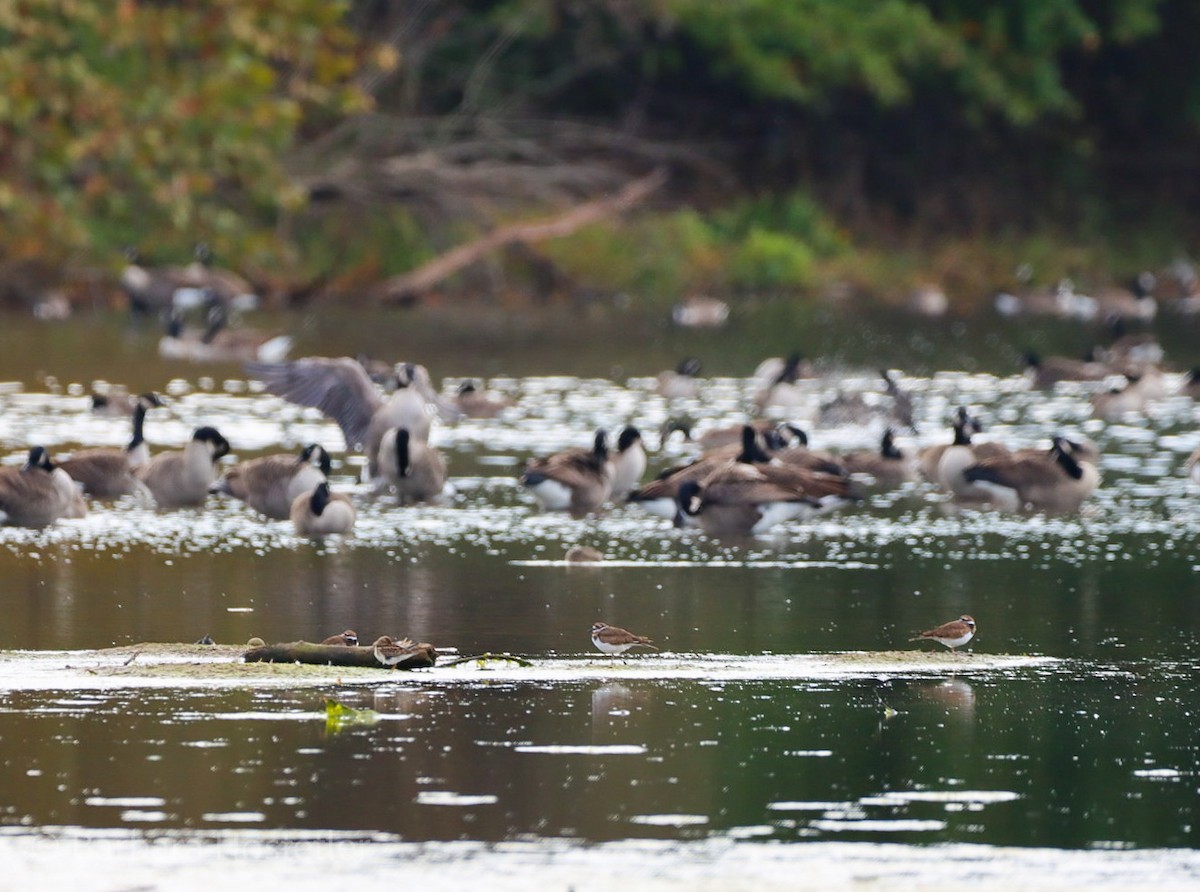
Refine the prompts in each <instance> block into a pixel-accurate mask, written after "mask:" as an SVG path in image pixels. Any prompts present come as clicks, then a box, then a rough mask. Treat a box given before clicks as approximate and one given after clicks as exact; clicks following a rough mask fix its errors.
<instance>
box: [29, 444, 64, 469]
mask: <svg viewBox="0 0 1200 892" xmlns="http://www.w3.org/2000/svg"><path fill="white" fill-rule="evenodd" d="M55 467H56V466H55V464H54V462H52V461H50V453H49V451H47V449H46V447H45V446H34V447H33V448H32V449H30V450H29V457H28V458H27V459H26V460H25V466H24V467H23V468H21V472H22V473H24V472H25V471H32V470H34V469H35V468H36V469H38V470H40V471H53V470H54V468H55Z"/></svg>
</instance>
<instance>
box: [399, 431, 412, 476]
mask: <svg viewBox="0 0 1200 892" xmlns="http://www.w3.org/2000/svg"><path fill="white" fill-rule="evenodd" d="M411 438H412V435H411V434H410V433H409V432H408V428H406V427H398V428H396V472H397V473H398V474H399V475H400V476H401V477H407V476H409V474H410V473H411V472H412V457H411V456H410V455H409V451H408V444H409V441H410V439H411Z"/></svg>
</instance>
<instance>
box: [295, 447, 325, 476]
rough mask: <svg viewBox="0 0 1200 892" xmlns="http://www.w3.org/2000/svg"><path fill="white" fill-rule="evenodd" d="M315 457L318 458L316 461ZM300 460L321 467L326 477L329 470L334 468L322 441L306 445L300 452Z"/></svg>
mask: <svg viewBox="0 0 1200 892" xmlns="http://www.w3.org/2000/svg"><path fill="white" fill-rule="evenodd" d="M314 457H315V459H316V460H315V461H314ZM300 461H302V462H306V463H308V464H315V465H316V467H317V468H318V469H320V471H321V473H322V474H324V475H325V476H326V477H328V476H329V472H330V471H331V470H333V464H332V462H331V461H330V459H329V453H328V452H327V451H326V450H325V447H324V446H322V445H321V444H320V443H309V444H308V445H307V446H305V447H304V449H303V450H301V452H300Z"/></svg>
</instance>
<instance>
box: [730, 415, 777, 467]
mask: <svg viewBox="0 0 1200 892" xmlns="http://www.w3.org/2000/svg"><path fill="white" fill-rule="evenodd" d="M737 460H738V461H739V462H741V463H743V464H747V465H750V464H755V463H756V462H759V463H761V462H769V461H770V460H771V456H769V455H767V454H766V453H765V452H764V451H763V450H762V447H761V446H759V445H758V431H756V430H755V429H754V428H753V427H752V426H750V425H749V424H746V425H743V426H742V451H741V452H739V453H738V457H737Z"/></svg>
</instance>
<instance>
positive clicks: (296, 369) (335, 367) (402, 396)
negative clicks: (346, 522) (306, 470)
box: [245, 356, 462, 483]
mask: <svg viewBox="0 0 1200 892" xmlns="http://www.w3.org/2000/svg"><path fill="white" fill-rule="evenodd" d="M245 369H246V372H247V374H249V375H250V376H252V377H254V378H257V379H258V380H260V381H262V382H263V384H265V385H266V388H267V390H268V391H269V392H270V393H273V394H275V395H276V396H280V397H283V398H284V399H285V400H288V401H289V402H293V403H296V404H297V405H300V406H311V407H312V408H314V409H320V410H321V412H322V413H323V414H324V415H325V416H326V417H328V418H332V419H333V420H334V421H336V422H337V424H338V427H340V428H341V429H342V435H343V436H344V437H345V438H346V448H347V449H352V450H361V451H363V452H365V453H366V456H367V474H368V475H369V477H370V479H371V480H372V481H375V482H376V483H378V481H379V479H380V471H379V443H380V441H381V440H382V439H383V434H384V432H385V431H387V430H390V429H391V428H394V427H403V428H405V429H406V430H407V431H408V432H409V435H410V436H411V437H412V438H413V439H414V440H422V441H424V440H428V439H429V429H430V426H431V424H432V417H433V415H434V414H435V413H436V414H437V415H439V416H440V417H441V418H442V419H443V420H446V421H457V420H458V419H459V418H461V417H462V413H461V412H460V411H459V410H458V409H457V408H455V407H454V406H453V405H451V404H450V403H449V402H447V401H446V400H444V399H442V397H440V396H439V395H438V394H437V392H436V391H435V390H434V389H433V384H432V383H431V382H430V380H429V372H427V371H426V370H425V367H424V366H419V365H414V364H413V363H402V364H398V365H397V366H396V367H395V370H394V371H395V376H394V380H395V382H396V385H397V389H396V391H395V392H394V393H393V394H392V395H391V396H389V397H388V398H387V399H386V400H385V399H384V398H383V397H382V396H380V394H379V392H378V391H377V390H376V389H375V386H374V385H373V384H372V383H371V379H370V378H369V377H368V376H367V372H366V370H365V369H364V368H363V367H362V365H361V364H359V363H358V362H357V361H355V360H353V359H350V358H349V357H342V358H340V359H325V358H324V357H319V356H314V357H309V358H308V359H297V360H295V361H293V362H284V363H265V362H248V363H246V364H245Z"/></svg>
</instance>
